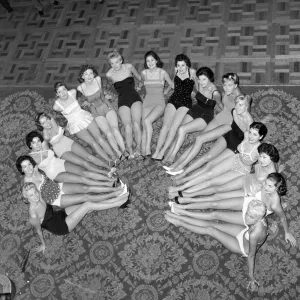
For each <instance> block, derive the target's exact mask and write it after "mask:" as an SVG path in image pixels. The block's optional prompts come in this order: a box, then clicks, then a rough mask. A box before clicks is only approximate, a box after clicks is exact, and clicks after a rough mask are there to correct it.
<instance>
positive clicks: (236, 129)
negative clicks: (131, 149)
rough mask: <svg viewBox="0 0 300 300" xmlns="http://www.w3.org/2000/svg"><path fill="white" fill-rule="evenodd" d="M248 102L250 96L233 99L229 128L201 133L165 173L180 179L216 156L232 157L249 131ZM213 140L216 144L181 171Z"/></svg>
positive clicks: (226, 126) (250, 118) (225, 126)
mask: <svg viewBox="0 0 300 300" xmlns="http://www.w3.org/2000/svg"><path fill="white" fill-rule="evenodd" d="M250 102H251V98H250V96H248V95H246V96H238V97H237V98H236V99H235V108H234V109H233V110H232V111H231V114H232V116H233V120H232V123H231V126H229V125H221V126H218V127H217V128H215V129H213V130H210V131H207V132H205V133H201V134H200V135H199V136H197V138H196V141H195V143H194V145H193V146H192V149H191V150H187V151H186V152H185V153H183V154H182V156H181V157H180V158H179V159H178V160H177V162H175V163H174V164H173V165H171V166H170V168H169V169H170V171H167V173H168V174H171V175H176V174H179V175H177V176H176V177H175V179H181V178H183V177H185V176H186V175H187V174H189V173H190V172H191V171H193V170H195V169H197V168H199V167H201V166H202V165H203V164H205V163H207V162H209V161H210V160H212V159H213V158H215V157H217V156H218V155H219V159H220V160H223V159H225V158H226V157H228V156H232V155H234V153H235V152H236V151H237V146H238V145H239V144H240V143H241V142H242V141H243V139H244V132H246V131H248V130H249V127H250V124H251V123H252V122H253V118H252V116H251V115H250V113H249V109H250V104H251V103H250ZM215 139H217V140H216V142H215V143H214V144H213V146H212V147H211V148H210V150H209V151H208V152H207V153H206V154H204V155H202V156H201V157H200V158H198V159H197V160H195V161H194V162H193V163H192V164H191V165H190V166H189V167H188V168H187V169H186V170H184V171H183V170H182V169H183V167H184V166H185V165H187V164H188V163H189V162H190V161H191V160H192V159H193V158H194V157H195V156H196V155H197V154H198V153H199V152H200V150H201V148H202V145H203V144H204V143H206V142H209V141H213V140H215Z"/></svg>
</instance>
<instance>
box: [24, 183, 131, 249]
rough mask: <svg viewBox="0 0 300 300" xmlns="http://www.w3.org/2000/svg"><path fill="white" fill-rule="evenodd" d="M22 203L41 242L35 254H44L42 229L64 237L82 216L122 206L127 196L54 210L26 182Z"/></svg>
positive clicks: (33, 187)
mask: <svg viewBox="0 0 300 300" xmlns="http://www.w3.org/2000/svg"><path fill="white" fill-rule="evenodd" d="M22 194H23V196H24V197H25V198H26V200H25V201H24V202H25V203H26V204H29V208H28V212H29V222H30V224H31V225H32V226H33V227H34V228H35V229H36V231H37V234H38V236H39V238H40V241H41V246H38V247H36V248H35V251H36V252H40V251H42V252H43V253H44V251H45V249H46V244H45V241H44V236H43V231H42V228H44V229H46V230H48V231H49V232H51V233H53V234H55V235H66V234H68V233H69V232H71V231H72V230H73V229H74V228H75V227H76V225H77V224H78V223H79V222H80V221H81V220H82V219H83V218H84V216H85V215H86V214H87V213H89V212H91V211H93V210H105V209H109V208H112V207H119V206H122V205H123V204H124V203H125V202H126V201H127V198H128V196H129V193H128V192H127V193H124V194H123V195H120V196H119V197H112V198H110V199H107V200H104V201H101V202H98V203H97V202H85V203H83V204H81V205H75V206H69V207H67V208H66V209H60V210H56V209H55V210H54V209H53V206H52V205H50V204H47V203H46V202H45V201H44V200H43V198H42V197H41V195H40V192H39V191H38V189H37V187H36V185H35V184H34V183H33V182H27V183H25V184H24V186H23V188H22Z"/></svg>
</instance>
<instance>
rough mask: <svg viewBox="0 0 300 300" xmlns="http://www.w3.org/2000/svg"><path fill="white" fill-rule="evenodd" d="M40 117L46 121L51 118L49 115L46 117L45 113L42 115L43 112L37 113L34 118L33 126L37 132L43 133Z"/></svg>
mask: <svg viewBox="0 0 300 300" xmlns="http://www.w3.org/2000/svg"><path fill="white" fill-rule="evenodd" d="M41 117H46V118H47V119H48V120H51V117H50V116H49V115H47V114H46V113H44V112H40V113H38V114H37V115H36V116H35V118H34V123H35V126H36V127H37V129H38V131H43V129H44V128H43V127H42V126H41V123H40V118H41Z"/></svg>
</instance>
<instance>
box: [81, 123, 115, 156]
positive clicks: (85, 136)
mask: <svg viewBox="0 0 300 300" xmlns="http://www.w3.org/2000/svg"><path fill="white" fill-rule="evenodd" d="M76 136H77V137H78V138H79V139H81V140H82V141H84V142H86V143H87V144H88V145H90V146H91V147H92V148H93V149H94V150H95V152H96V153H97V155H99V156H100V157H102V158H104V159H105V160H107V161H110V160H111V159H110V158H109V156H108V155H107V154H106V153H105V151H104V150H103V149H102V148H101V147H100V145H99V144H98V143H97V142H96V140H95V139H94V137H93V136H92V135H91V134H90V132H89V131H88V130H87V129H83V130H80V131H78V132H77V133H76Z"/></svg>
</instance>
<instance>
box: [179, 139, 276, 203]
mask: <svg viewBox="0 0 300 300" xmlns="http://www.w3.org/2000/svg"><path fill="white" fill-rule="evenodd" d="M257 151H258V154H259V157H258V161H257V162H256V163H255V164H254V166H252V169H254V172H253V173H250V174H247V175H245V176H240V177H238V178H235V179H233V180H231V181H229V182H227V183H225V184H222V185H216V186H212V187H209V188H206V189H203V190H201V191H198V193H197V194H198V195H201V196H202V195H210V196H206V197H201V198H179V199H177V200H178V201H179V202H180V203H190V202H198V201H215V200H221V199H228V198H234V197H243V196H251V195H255V194H256V193H257V192H258V191H260V190H261V188H262V183H263V182H264V181H265V180H266V178H267V176H268V175H269V174H270V173H274V172H277V171H278V170H277V163H278V161H279V153H278V150H277V149H276V147H275V146H273V145H271V144H267V143H262V144H260V145H259V146H258V148H257ZM251 172H252V171H251ZM215 193H216V194H215Z"/></svg>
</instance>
